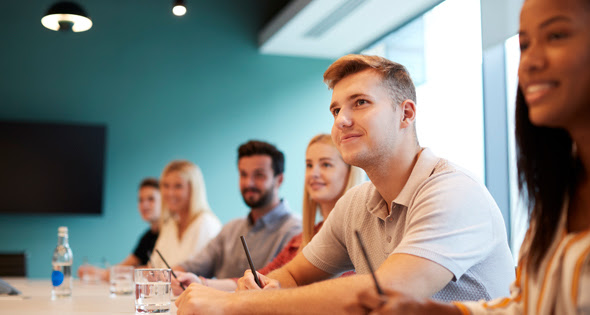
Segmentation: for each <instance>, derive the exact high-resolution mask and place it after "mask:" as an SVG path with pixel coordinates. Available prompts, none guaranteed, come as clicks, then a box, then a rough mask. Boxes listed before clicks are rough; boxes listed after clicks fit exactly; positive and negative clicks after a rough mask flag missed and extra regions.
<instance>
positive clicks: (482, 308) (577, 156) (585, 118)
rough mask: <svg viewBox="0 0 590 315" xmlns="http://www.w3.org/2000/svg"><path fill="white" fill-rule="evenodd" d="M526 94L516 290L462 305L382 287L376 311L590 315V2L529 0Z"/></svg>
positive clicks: (523, 61) (524, 22) (520, 103)
mask: <svg viewBox="0 0 590 315" xmlns="http://www.w3.org/2000/svg"><path fill="white" fill-rule="evenodd" d="M519 35H520V36H519V37H520V47H521V56H520V65H519V71H518V75H519V88H518V95H517V100H516V140H517V145H518V148H517V149H518V150H517V154H518V175H519V176H518V178H519V186H520V189H521V194H522V195H523V197H524V199H525V200H526V201H527V202H528V207H529V213H530V224H529V230H528V232H527V235H526V238H525V240H524V242H523V246H522V248H521V251H520V259H519V263H518V268H517V276H516V281H515V282H514V283H513V284H512V286H511V296H510V297H507V298H502V299H497V300H493V301H489V302H483V301H482V302H465V303H460V302H456V303H454V304H452V305H445V304H438V303H435V302H432V301H417V300H415V299H413V298H411V297H407V296H402V295H400V294H397V293H395V292H391V291H389V292H387V297H380V296H378V295H377V294H376V293H375V292H373V290H371V291H365V292H363V294H361V295H360V296H359V303H360V304H362V305H363V306H364V307H366V308H367V309H368V310H369V311H371V314H590V180H589V173H588V172H589V169H590V71H589V69H590V0H525V2H524V5H523V8H522V11H521V16H520V32H519Z"/></svg>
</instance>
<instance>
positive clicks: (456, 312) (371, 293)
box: [358, 288, 466, 315]
mask: <svg viewBox="0 0 590 315" xmlns="http://www.w3.org/2000/svg"><path fill="white" fill-rule="evenodd" d="M384 293H385V295H383V296H381V295H379V294H378V293H377V291H376V290H375V289H374V288H370V289H367V290H365V291H363V292H361V293H360V294H359V296H358V303H359V305H361V306H362V307H364V308H365V309H366V311H367V312H369V314H371V315H390V314H404V315H430V314H438V315H463V314H465V313H463V312H464V311H466V309H464V308H462V306H461V305H454V304H443V303H438V302H434V301H432V300H429V299H416V298H412V297H410V296H408V295H404V294H401V293H399V292H396V291H393V290H389V289H385V290H384Z"/></svg>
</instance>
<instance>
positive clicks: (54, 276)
mask: <svg viewBox="0 0 590 315" xmlns="http://www.w3.org/2000/svg"><path fill="white" fill-rule="evenodd" d="M51 282H52V283H53V286H54V287H57V286H59V285H60V284H62V282H64V274H63V273H62V272H61V271H59V270H54V271H53V272H52V273H51Z"/></svg>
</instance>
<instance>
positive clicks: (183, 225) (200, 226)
mask: <svg viewBox="0 0 590 315" xmlns="http://www.w3.org/2000/svg"><path fill="white" fill-rule="evenodd" d="M160 191H161V193H162V215H161V222H162V223H161V230H160V235H159V236H158V240H157V241H156V246H155V248H154V253H152V256H151V262H152V264H154V266H155V267H158V268H165V267H166V265H165V264H164V262H163V261H162V260H161V259H160V257H159V255H158V254H157V253H156V252H155V249H157V250H159V251H160V253H161V254H162V255H163V256H164V258H165V259H166V262H168V264H170V266H173V265H176V264H178V263H180V262H182V261H184V260H186V259H188V258H190V257H192V256H193V255H196V254H197V253H198V252H199V251H200V250H201V249H203V248H204V247H205V245H206V244H207V243H208V242H209V240H211V239H212V238H214V237H215V236H216V235H217V233H219V231H220V230H221V222H219V219H217V217H216V216H215V215H214V214H213V212H211V208H210V207H209V203H208V202H207V194H206V191H205V181H204V180H203V174H202V173H201V170H200V169H199V167H198V166H197V165H195V164H193V163H191V162H189V161H186V160H176V161H172V162H170V164H168V165H167V166H166V167H165V168H164V171H163V172H162V176H161V179H160Z"/></svg>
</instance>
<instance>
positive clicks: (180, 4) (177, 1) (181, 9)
mask: <svg viewBox="0 0 590 315" xmlns="http://www.w3.org/2000/svg"><path fill="white" fill-rule="evenodd" d="M172 13H174V15H176V16H183V15H185V14H186V6H185V5H184V0H174V6H173V7H172Z"/></svg>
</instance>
